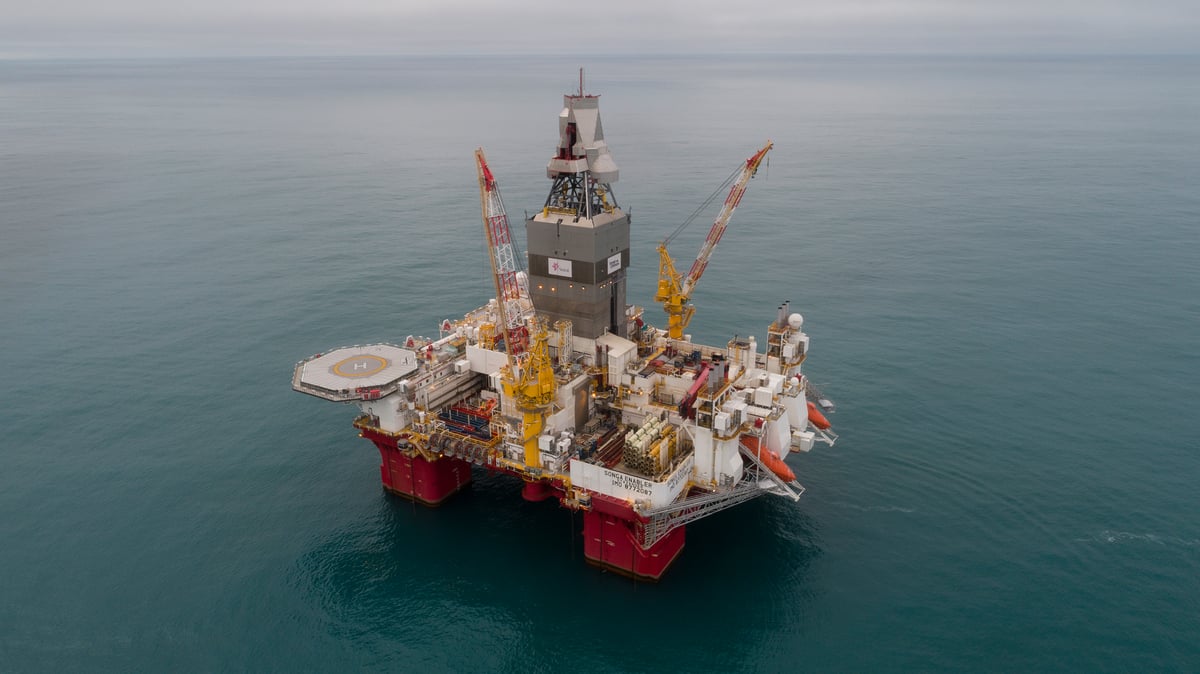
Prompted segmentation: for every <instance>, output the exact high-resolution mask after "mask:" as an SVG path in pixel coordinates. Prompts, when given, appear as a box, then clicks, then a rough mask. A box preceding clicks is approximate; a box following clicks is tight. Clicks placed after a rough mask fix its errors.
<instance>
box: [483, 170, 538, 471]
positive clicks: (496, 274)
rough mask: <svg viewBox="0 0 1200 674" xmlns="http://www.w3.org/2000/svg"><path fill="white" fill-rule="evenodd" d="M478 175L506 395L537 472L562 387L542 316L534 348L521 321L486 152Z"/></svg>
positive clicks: (504, 216)
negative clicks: (505, 361) (520, 419)
mask: <svg viewBox="0 0 1200 674" xmlns="http://www.w3.org/2000/svg"><path fill="white" fill-rule="evenodd" d="M475 169H476V173H477V174H478V176H479V205H480V210H481V211H482V212H483V231H484V234H485V235H486V237H487V242H488V256H489V258H490V259H491V262H492V279H493V280H494V281H495V283H496V310H497V312H498V313H499V319H500V320H499V323H500V330H501V332H502V334H503V335H504V350H505V352H506V353H507V355H508V366H507V367H505V368H504V371H503V375H502V377H503V386H504V393H505V395H506V396H512V397H513V399H514V400H516V402H517V409H519V410H520V411H521V414H522V416H523V423H522V426H521V441H522V444H523V446H524V448H525V465H526V466H530V467H534V466H537V465H538V464H539V461H538V445H537V441H538V436H539V435H541V432H542V426H543V423H544V418H545V413H546V411H547V410H548V409H550V406H551V405H552V404H553V403H554V396H555V393H556V392H557V388H558V382H557V381H556V380H555V379H554V364H553V363H552V362H551V361H550V349H549V346H548V340H549V337H548V335H547V333H546V327H545V325H544V324H543V323H544V322H543V321H542V320H541V319H540V318H539V317H537V316H535V317H534V319H533V326H534V329H533V343H532V345H529V343H528V342H529V334H528V329H527V328H526V327H525V325H524V324H523V321H522V309H521V306H520V302H521V300H522V293H521V286H520V283H519V281H518V279H517V267H516V255H515V253H514V251H513V245H512V230H511V228H510V227H509V225H508V213H507V212H506V211H505V210H504V200H503V199H501V198H500V186H499V185H497V184H496V178H495V176H493V175H492V171H491V169H490V168H488V164H487V158H486V157H484V154H483V148H479V149H477V150H475Z"/></svg>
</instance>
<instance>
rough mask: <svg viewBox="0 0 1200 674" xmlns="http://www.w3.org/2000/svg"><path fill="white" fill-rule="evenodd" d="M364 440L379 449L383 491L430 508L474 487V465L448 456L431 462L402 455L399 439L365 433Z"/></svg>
mask: <svg viewBox="0 0 1200 674" xmlns="http://www.w3.org/2000/svg"><path fill="white" fill-rule="evenodd" d="M362 435H363V437H364V438H367V439H368V440H370V441H371V442H373V443H375V446H376V447H378V448H379V458H380V463H379V475H380V478H382V480H383V488H384V489H387V490H388V491H390V492H392V493H393V494H399V495H400V496H404V497H405V498H411V499H413V500H415V501H418V502H420V503H423V504H425V505H428V506H436V505H440V504H441V503H442V502H443V501H445V500H446V499H447V498H449V497H451V496H453V495H454V494H455V493H456V492H458V491H459V490H460V489H462V488H463V487H465V486H467V485H468V484H471V464H470V463H468V462H466V461H463V460H462V459H453V458H450V457H447V456H443V457H440V458H438V459H437V460H435V461H429V460H427V459H426V458H425V457H423V456H421V455H420V454H416V453H414V452H412V451H411V450H409V451H407V452H406V451H401V450H400V449H399V447H398V446H397V439H396V438H394V437H390V436H387V435H382V434H380V433H372V432H371V431H367V430H364V431H363V434H362Z"/></svg>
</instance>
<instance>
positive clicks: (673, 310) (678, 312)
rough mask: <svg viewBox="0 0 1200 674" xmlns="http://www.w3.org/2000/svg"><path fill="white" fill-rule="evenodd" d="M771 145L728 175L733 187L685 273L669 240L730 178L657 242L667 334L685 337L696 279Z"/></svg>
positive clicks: (693, 309) (658, 298)
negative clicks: (677, 265) (679, 269)
mask: <svg viewBox="0 0 1200 674" xmlns="http://www.w3.org/2000/svg"><path fill="white" fill-rule="evenodd" d="M772 147H773V144H772V143H771V141H767V144H766V145H764V146H763V147H762V149H760V150H759V151H758V152H755V153H754V155H753V156H751V157H750V158H749V159H747V160H746V163H745V165H743V166H742V167H741V168H740V169H739V170H738V171H734V174H733V175H731V176H730V177H729V180H732V181H733V187H731V188H730V189H729V195H728V196H726V197H725V203H724V204H723V205H722V206H721V212H720V213H719V214H718V215H717V219H716V220H715V221H713V225H712V229H710V230H709V231H708V237H707V238H705V240H704V245H703V246H701V247H700V253H699V254H698V255H697V256H696V261H695V262H693V263H692V268H691V269H689V270H688V273H687V275H686V276H683V275H681V274H680V273H679V272H677V271H675V262H674V261H673V260H671V256H670V255H669V254H668V253H667V244H668V243H670V242H671V239H673V238H675V236H676V235H677V234H679V232H681V231H683V228H684V227H686V226H687V225H688V224H689V223H691V221H692V220H693V219H695V217H696V215H697V214H698V213H699V212H700V210H701V209H703V208H704V207H705V206H707V205H708V204H710V203H712V201H713V199H715V198H716V196H717V195H718V194H720V191H721V189H722V188H723V187H724V186H725V185H727V184H729V180H727V181H726V182H725V183H724V184H722V186H721V187H718V188H717V191H716V192H714V193H713V196H711V197H709V198H708V199H707V200H706V201H705V202H704V203H703V204H701V206H700V208H698V209H696V212H695V213H693V214H692V216H691V217H690V218H688V219H687V220H686V221H685V222H684V223H683V224H682V225H680V226H679V227H678V228H676V229H675V231H674V232H673V233H672V234H671V236H669V237H667V238H666V239H665V240H663V242H662V243H660V244H658V292H657V293H655V295H654V301H656V302H659V303H661V304H662V305H663V311H666V312H667V335H668V336H669V337H671V338H672V339H682V338H683V331H684V330H685V329H686V328H687V326H688V323H690V322H691V320H692V316H693V315H694V314H695V313H696V307H695V305H693V304H691V297H692V291H693V290H695V288H696V282H697V281H699V280H700V276H701V275H702V274H704V268H705V267H707V266H708V260H709V258H711V257H712V254H713V250H715V249H716V247H717V243H719V242H720V241H721V236H722V235H724V234H725V228H726V226H728V225H729V219H730V218H731V217H732V216H733V211H734V209H736V208H737V206H738V203H740V202H741V200H742V195H743V194H745V193H746V186H747V185H748V184H749V183H750V179H751V178H753V177H754V174H755V173H757V172H758V167H759V165H760V164H762V162H763V160H764V159H765V158H766V156H767V153H768V152H770V151H771V148H772ZM735 176H736V180H735Z"/></svg>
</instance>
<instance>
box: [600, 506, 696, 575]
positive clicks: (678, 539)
mask: <svg viewBox="0 0 1200 674" xmlns="http://www.w3.org/2000/svg"><path fill="white" fill-rule="evenodd" d="M631 514H632V513H631ZM636 526H637V525H636V523H635V522H634V521H633V520H631V519H625V518H622V517H620V516H618V515H616V514H612V513H607V512H601V511H599V510H589V511H587V512H585V513H584V514H583V555H584V557H586V558H587V560H588V563H589V564H594V565H596V566H600V567H603V568H606V569H611V570H613V571H616V572H617V573H620V574H624V575H626V576H633V577H635V578H641V579H646V580H658V579H660V578H662V575H663V574H664V573H666V571H667V568H668V567H669V566H671V563H672V562H674V561H675V558H677V557H678V556H679V553H680V552H681V551H682V550H683V543H684V534H685V531H686V528H685V527H679V528H678V529H675V530H673V531H671V533H669V534H667V535H666V536H665V537H664V538H663V539H662V540H660V541H658V542H657V543H655V544H654V545H652V546H650V549H649V550H643V549H642V548H641V546H640V545H638V544H637V539H636V536H635V533H634V532H635V527H636Z"/></svg>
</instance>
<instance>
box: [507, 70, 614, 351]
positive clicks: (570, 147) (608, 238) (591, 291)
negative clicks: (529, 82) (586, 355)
mask: <svg viewBox="0 0 1200 674" xmlns="http://www.w3.org/2000/svg"><path fill="white" fill-rule="evenodd" d="M599 100H600V99H599V96H593V95H590V94H585V93H584V92H583V86H582V82H581V85H580V89H579V92H578V93H577V94H567V95H565V96H563V108H562V111H561V112H560V113H559V115H558V145H557V146H556V147H555V151H554V156H553V157H551V159H550V161H549V163H548V164H547V165H546V176H547V177H548V178H550V180H551V181H552V182H551V186H550V193H549V194H548V195H547V196H546V201H545V203H544V204H543V206H542V210H541V211H539V212H538V213H537V214H535V215H534V216H533V217H531V218H529V219H528V220H527V221H526V222H525V228H526V232H527V234H528V250H529V294H530V297H531V298H532V300H533V304H534V306H535V307H537V310H538V311H539V312H541V313H543V314H545V315H546V316H547V317H548V318H549V319H550V323H551V324H553V323H554V322H556V321H558V320H569V321H571V323H572V325H573V327H574V334H575V336H577V337H581V338H585V339H595V338H597V337H599V336H600V335H602V334H604V333H606V332H610V333H613V334H616V335H620V336H627V335H628V334H629V324H630V321H629V320H627V316H626V311H625V270H626V268H628V266H629V216H628V215H627V214H626V213H625V212H624V211H622V210H621V207H620V206H619V205H618V203H617V198H616V195H615V194H614V193H613V188H612V185H613V183H615V182H617V177H618V169H617V164H616V162H615V161H613V158H612V155H611V154H609V152H608V144H607V143H606V142H605V141H604V129H603V126H602V125H601V123H600V107H599Z"/></svg>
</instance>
